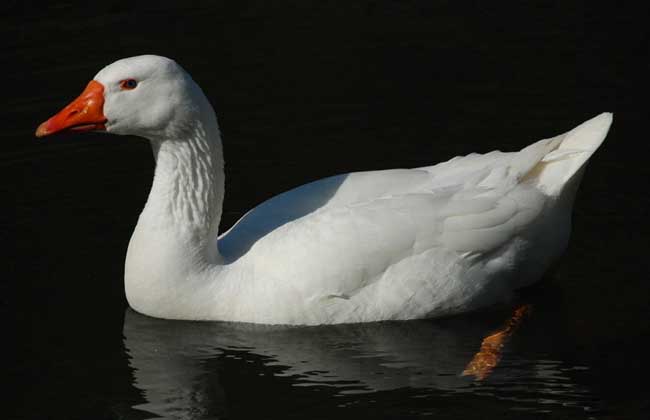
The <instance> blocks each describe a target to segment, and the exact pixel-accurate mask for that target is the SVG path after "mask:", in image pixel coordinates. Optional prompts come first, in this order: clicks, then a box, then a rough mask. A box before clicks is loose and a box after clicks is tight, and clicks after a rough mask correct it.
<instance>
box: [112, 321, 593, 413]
mask: <svg viewBox="0 0 650 420" xmlns="http://www.w3.org/2000/svg"><path fill="white" fill-rule="evenodd" d="M498 324H499V321H489V320H488V321H486V322H477V320H476V319H473V320H471V321H470V320H447V321H438V322H434V321H408V322H396V323H371V324H351V325H338V326H327V327H309V328H299V327H269V326H258V325H250V324H234V323H216V322H210V323H202V322H184V321H166V320H161V319H154V318H149V317H146V316H143V315H140V314H137V313H135V312H133V311H131V310H127V313H126V314H125V320H124V337H125V338H124V343H125V346H126V349H127V352H128V354H129V356H130V365H131V367H132V368H133V369H134V379H135V381H134V385H135V386H136V387H137V388H139V389H141V390H142V391H143V396H144V398H145V399H146V401H147V403H145V404H142V405H140V406H138V407H135V408H138V409H140V410H144V411H146V412H149V413H153V414H155V415H158V416H161V417H163V418H173V419H177V418H178V419H180V418H182V419H206V418H216V417H218V416H220V415H223V414H225V411H224V410H225V408H224V407H226V406H227V404H226V403H225V402H226V400H225V398H226V397H225V393H224V389H223V388H222V387H223V383H222V382H220V372H219V371H220V368H219V366H225V365H226V364H228V363H233V360H234V359H240V360H241V359H242V358H244V359H247V360H248V359H249V358H250V359H252V360H254V361H255V362H256V363H260V365H259V367H258V369H259V372H258V375H260V376H262V375H269V374H272V375H275V376H284V377H287V378H288V380H290V381H291V383H292V385H293V386H328V387H334V388H335V389H336V392H338V393H340V394H350V393H368V392H374V391H387V390H393V389H398V388H403V387H410V388H418V389H426V390H432V389H433V390H437V391H441V392H440V394H441V395H442V394H444V392H453V393H458V392H461V393H464V392H471V393H476V394H480V395H493V396H494V397H496V398H505V399H509V400H512V401H515V402H520V403H524V404H523V405H522V404H519V405H522V407H523V408H526V407H527V405H526V404H527V403H528V402H529V401H530V402H532V403H534V404H539V403H540V401H541V399H546V400H548V401H547V402H548V403H551V404H555V403H561V404H565V405H566V403H567V401H566V400H567V398H569V400H571V401H569V402H570V403H572V404H577V405H580V403H579V401H580V400H581V399H582V396H583V394H584V393H583V392H582V391H580V390H576V389H575V387H574V385H573V384H572V383H571V381H570V379H569V376H568V375H567V373H566V371H565V370H563V368H562V365H561V364H560V363H559V362H552V361H547V360H538V361H521V360H517V359H516V358H514V357H513V355H508V354H507V353H506V355H505V356H504V361H503V363H502V365H501V366H499V367H498V368H497V369H495V372H494V374H493V376H492V377H490V378H489V379H488V380H487V381H485V382H483V383H481V384H476V383H474V382H473V380H472V378H469V377H463V376H461V372H462V371H463V369H464V368H465V366H466V365H467V363H468V361H469V360H471V359H472V356H473V355H474V353H475V352H476V351H477V349H478V348H479V347H480V344H481V340H482V339H483V337H485V336H486V335H487V334H489V333H490V332H491V331H492V330H493V329H494V328H495V327H496V326H497V325H498ZM513 359H514V360H513ZM249 380H250V378H249ZM270 392H273V390H270ZM542 403H543V401H542ZM515 405H517V404H515ZM513 408H516V407H513Z"/></svg>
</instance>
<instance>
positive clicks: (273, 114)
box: [0, 0, 650, 418]
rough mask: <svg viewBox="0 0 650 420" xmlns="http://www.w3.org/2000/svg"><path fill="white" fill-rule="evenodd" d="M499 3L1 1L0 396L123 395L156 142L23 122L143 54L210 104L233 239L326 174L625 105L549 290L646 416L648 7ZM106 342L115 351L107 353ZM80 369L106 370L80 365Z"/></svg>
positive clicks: (583, 195) (424, 160) (620, 403)
mask: <svg viewBox="0 0 650 420" xmlns="http://www.w3.org/2000/svg"><path fill="white" fill-rule="evenodd" d="M493 3H497V2H469V1H463V2H455V1H448V2H443V1H403V2H391V1H358V2H315V1H314V2H311V1H283V2H264V1H237V2H223V1H220V2H208V1H205V2H185V3H184V4H180V3H179V2H171V1H169V2H165V1H163V2H156V3H155V4H147V3H137V2H132V1H111V0H106V1H103V2H81V1H69V2H60V3H57V4H41V3H36V2H5V3H3V5H2V6H0V11H2V18H1V20H0V39H2V44H1V45H2V47H1V48H2V54H1V56H2V59H1V60H2V61H1V62H2V66H1V67H2V84H3V94H2V109H1V111H2V130H0V137H1V139H0V141H1V144H2V148H1V150H2V152H1V158H0V196H1V197H2V200H3V205H2V210H0V211H1V213H0V233H1V234H2V238H3V240H2V242H3V245H4V247H5V250H4V251H3V254H4V257H5V258H4V261H5V264H4V265H3V266H4V272H5V276H3V277H4V278H3V280H2V282H1V283H2V289H1V295H0V299H1V302H2V314H1V315H2V317H3V319H4V325H5V326H8V331H7V333H6V337H8V340H7V342H6V345H5V346H4V347H6V348H7V349H8V350H10V351H11V356H8V357H7V358H6V359H5V360H6V361H7V362H8V368H7V372H8V375H7V376H6V378H8V379H10V382H11V383H12V388H13V391H14V392H15V396H10V397H9V398H10V408H11V407H14V408H16V413H23V415H24V416H25V417H29V418H32V417H31V416H33V417H34V418H37V417H40V418H45V417H42V416H43V415H45V413H47V415H52V416H54V417H57V416H58V415H55V414H52V413H66V414H65V415H64V414H60V418H84V417H82V415H81V414H79V415H77V414H74V413H88V412H93V410H100V412H101V407H100V408H97V407H96V405H97V404H99V403H97V402H88V401H90V400H89V399H88V398H84V395H85V394H84V389H88V387H90V388H93V389H94V391H93V392H94V393H103V394H104V395H107V397H106V398H111V395H113V394H116V395H113V397H114V399H120V398H121V396H120V395H121V394H120V393H121V392H124V393H126V391H122V390H120V388H119V385H115V384H119V383H121V382H124V381H128V375H129V371H128V368H127V366H126V364H125V363H121V362H123V359H124V355H123V354H122V353H123V349H122V348H121V347H120V346H116V345H115V344H114V343H115V342H116V341H119V340H120V337H121V317H122V315H123V312H124V308H125V307H126V302H125V299H124V293H123V286H122V275H123V260H124V254H125V250H126V246H127V244H128V240H129V237H130V233H131V231H132V229H133V227H134V225H135V223H136V220H137V216H138V214H139V211H140V209H141V208H142V206H143V204H144V201H145V198H146V194H147V192H148V188H149V186H150V183H151V175H152V169H153V161H152V158H151V152H150V150H149V145H148V144H147V143H146V142H145V141H143V140H140V139H136V138H124V137H114V136H104V135H100V134H86V135H84V136H80V137H74V136H60V137H55V138H48V139H45V140H36V139H35V138H34V136H33V132H34V130H35V128H36V127H37V126H38V124H39V123H40V122H42V121H44V120H45V119H47V118H48V117H49V116H50V115H52V114H53V113H54V112H56V111H57V110H58V109H60V108H61V107H62V106H64V105H65V104H66V103H68V102H69V101H70V100H71V99H73V98H74V97H75V96H76V95H77V94H78V93H79V92H80V91H81V90H82V89H83V87H84V86H85V84H86V83H87V82H88V81H89V80H90V79H91V78H92V77H93V76H94V74H95V73H96V72H97V71H99V69H101V68H102V67H103V66H105V65H107V64H109V63H110V62H112V61H114V60H116V59H119V58H122V57H127V56H131V55H139V54H144V53H152V54H159V55H165V56H169V57H172V58H174V59H175V60H176V61H178V62H179V63H180V64H181V65H182V66H183V67H184V68H185V69H186V70H188V71H189V72H190V74H192V76H193V78H194V79H195V80H196V81H197V82H198V83H199V84H200V85H201V86H202V88H203V89H204V91H205V92H206V94H207V96H208V98H210V100H211V101H212V104H213V105H214V107H215V109H216V111H217V115H218V117H219V120H220V124H221V127H222V132H223V136H224V147H225V155H226V176H227V180H226V190H227V193H226V202H225V205H224V219H223V221H222V230H224V229H225V228H227V227H228V226H230V225H231V224H232V223H233V222H234V221H236V220H237V219H238V218H239V217H240V216H241V215H242V214H243V213H244V212H245V211H246V210H247V209H249V208H250V207H252V206H254V205H255V204H257V203H259V202H261V201H262V200H264V199H266V198H269V197H271V196H273V195H275V194H277V193H278V192H281V191H284V190H286V189H288V188H291V187H293V186H297V185H300V184H303V183H305V182H308V181H311V180H314V179H318V178H321V177H324V176H327V175H332V174H337V173H341V172H349V171H358V170H370V169H384V168H391V167H415V166H422V165H428V164H431V163H435V162H438V161H443V160H447V159H449V158H451V157H453V156H456V155H462V154H467V153H470V152H487V151H489V150H493V149H501V150H516V149H519V148H522V147H524V146H525V145H527V144H529V143H530V142H532V141H534V140H537V139H540V138H545V137H550V136H552V135H556V134H559V133H561V132H564V131H567V130H569V129H570V128H572V127H573V126H575V125H577V124H578V123H580V122H582V121H584V120H586V119H588V118H591V117H592V116H595V115H596V114H598V113H600V112H603V111H611V112H614V124H613V127H612V130H611V131H610V134H609V136H608V139H607V140H606V141H605V143H604V144H603V146H602V147H601V149H600V150H599V151H598V152H597V153H596V154H595V155H594V157H593V158H592V160H591V163H590V165H589V169H588V171H587V173H586V174H585V178H584V181H583V185H582V187H581V191H580V193H579V195H578V199H577V202H576V206H575V213H574V214H575V217H574V230H573V236H572V242H571V244H570V247H569V250H568V251H567V253H566V254H565V256H564V258H563V260H562V261H561V262H560V264H559V267H558V271H557V273H558V274H557V275H556V276H553V277H551V278H550V279H549V280H547V281H546V282H545V283H543V284H542V286H540V288H539V289H538V290H539V293H542V294H544V293H548V294H552V295H560V296H561V299H562V301H564V302H569V304H568V307H569V308H570V309H571V310H570V312H568V313H566V314H565V315H564V317H563V320H562V322H563V323H565V325H563V326H562V328H565V329H566V330H567V331H569V332H570V335H571V336H572V337H573V338H574V340H575V342H573V343H572V344H571V345H572V346H573V347H572V348H573V351H574V352H575V353H576V354H579V355H580V357H584V358H585V360H590V361H591V363H592V364H594V365H598V366H600V367H601V368H602V370H601V371H599V375H600V376H598V377H597V380H596V382H595V383H594V387H596V388H599V389H603V390H604V392H605V393H610V394H611V395H613V396H614V397H613V399H615V400H616V405H615V410H614V411H613V412H614V413H623V414H624V415H626V416H633V415H634V414H636V413H640V412H641V411H642V410H643V409H645V410H647V409H648V406H647V399H645V397H646V396H647V395H648V391H647V385H645V384H644V379H645V378H646V377H647V375H648V374H649V373H650V372H649V371H648V366H647V363H646V362H644V358H645V353H646V350H645V349H646V347H645V346H644V345H645V340H646V338H647V335H648V332H649V322H648V315H649V311H648V297H649V296H650V293H649V292H650V286H649V284H650V279H649V278H648V274H649V272H650V270H648V238H649V234H650V230H649V229H648V222H647V217H648V216H647V215H648V210H649V208H650V207H649V206H648V201H649V200H648V192H647V183H648V179H650V178H649V169H648V156H649V155H648V150H649V148H648V141H650V138H649V136H648V130H647V122H648V112H647V109H648V107H647V100H648V95H647V93H648V89H647V87H646V86H647V77H648V74H649V70H650V69H649V65H650V60H649V53H648V44H649V39H648V32H649V31H648V26H649V25H648V18H649V17H650V14H649V13H648V7H647V6H638V5H633V4H636V2H627V4H626V5H616V4H614V3H611V2H608V3H607V6H599V5H595V4H591V3H589V2H525V3H524V2H517V3H514V2H506V3H502V2H498V3H499V4H493ZM82 137H83V138H82ZM71 349H78V352H71ZM99 352H101V354H102V358H104V359H106V358H108V359H111V358H112V359H114V360H115V363H113V364H109V363H106V361H105V360H104V361H102V362H101V363H100V362H99V361H97V359H96V358H95V357H94V356H95V355H97V354H98V353H99ZM120 363H121V365H123V367H122V368H114V367H111V369H110V371H103V370H107V369H108V368H107V367H106V366H115V365H120ZM79 366H84V370H85V371H91V372H93V375H91V376H92V377H93V378H95V377H96V378H100V377H102V378H104V379H103V380H99V379H97V380H96V382H92V383H89V382H88V381H89V379H88V377H87V376H83V377H75V376H74V375H77V373H70V372H78V371H79ZM93 369H94V370H93ZM102 369H103V370H102ZM62 372H68V373H67V374H62ZM79 375H80V374H79ZM91 381H92V380H91ZM622 382H624V383H626V385H625V386H621V383H622ZM71 384H74V385H71ZM60 387H69V388H70V392H69V393H62V392H61V390H60ZM62 395H67V397H63V398H62V397H61V396H62ZM129 395H130V394H129ZM54 396H56V401H49V400H48V399H51V398H55V397H54ZM129 398H133V397H132V396H127V395H126V394H125V396H124V400H125V401H128V400H129ZM35 401H49V402H48V407H47V408H46V407H40V408H39V406H38V404H36V405H34V402H35ZM644 401H645V402H644ZM84 404H86V405H84ZM93 404H95V405H93ZM125 404H126V403H125ZM100 405H101V404H100ZM72 406H75V407H77V409H75V410H72V409H71V410H70V411H66V407H72ZM11 411H12V410H11V409H10V412H11ZM26 413H27V414H26ZM16 416H17V417H20V414H16ZM66 416H67V417H66ZM109 417H110V416H109ZM10 418H11V417H10ZM57 418H58V417H57ZM85 418H88V417H85Z"/></svg>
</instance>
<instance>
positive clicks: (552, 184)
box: [520, 112, 612, 196]
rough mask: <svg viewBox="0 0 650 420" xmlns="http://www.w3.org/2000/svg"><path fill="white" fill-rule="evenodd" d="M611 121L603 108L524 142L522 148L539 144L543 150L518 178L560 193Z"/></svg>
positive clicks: (589, 155)
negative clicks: (563, 130)
mask: <svg viewBox="0 0 650 420" xmlns="http://www.w3.org/2000/svg"><path fill="white" fill-rule="evenodd" d="M611 124H612V114H611V113H609V112H604V113H602V114H600V115H598V116H596V117H594V118H592V119H590V120H588V121H586V122H584V123H582V124H580V125H579V126H577V127H576V128H574V129H573V130H571V131H569V132H567V133H564V134H561V135H559V136H557V137H554V138H552V139H547V140H542V141H540V142H537V143H535V144H533V145H531V146H528V147H527V148H526V149H524V150H522V152H524V151H526V150H527V149H529V148H536V149H539V148H540V147H541V148H546V152H545V154H544V156H543V157H542V159H541V160H539V161H538V162H537V164H536V165H535V166H533V167H532V168H531V169H530V171H529V172H528V173H527V174H526V175H525V176H524V177H523V178H521V180H520V181H521V182H524V181H527V182H532V183H534V184H535V185H536V186H537V187H538V188H539V189H541V190H542V191H544V192H545V193H546V194H548V195H551V196H557V195H560V193H561V192H562V190H563V188H564V186H565V185H567V184H569V181H571V180H572V179H574V178H575V177H577V176H579V174H581V173H582V169H583V168H584V167H585V165H586V162H587V161H588V160H589V158H590V157H591V155H592V154H593V153H594V152H595V151H596V149H598V147H599V146H600V145H601V143H602V142H603V140H605V137H606V136H607V132H608V131H609V127H610V126H611Z"/></svg>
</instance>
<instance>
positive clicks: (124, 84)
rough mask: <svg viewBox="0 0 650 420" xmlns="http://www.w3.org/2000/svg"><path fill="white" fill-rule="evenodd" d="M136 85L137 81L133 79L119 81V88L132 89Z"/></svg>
mask: <svg viewBox="0 0 650 420" xmlns="http://www.w3.org/2000/svg"><path fill="white" fill-rule="evenodd" d="M136 86H138V82H137V81H136V80H135V79H124V80H122V81H120V89H122V90H132V89H135V88H136Z"/></svg>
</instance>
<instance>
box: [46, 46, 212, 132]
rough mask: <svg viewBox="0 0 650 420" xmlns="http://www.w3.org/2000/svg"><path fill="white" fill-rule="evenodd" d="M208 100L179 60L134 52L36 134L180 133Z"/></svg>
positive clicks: (106, 70) (101, 74) (109, 68)
mask: <svg viewBox="0 0 650 420" xmlns="http://www.w3.org/2000/svg"><path fill="white" fill-rule="evenodd" d="M205 104H207V100H206V99H205V96H204V95H203V92H202V91H201V89H200V88H199V87H198V85H197V84H196V83H195V82H194V81H193V80H192V78H191V77H190V76H189V74H188V73H187V72H186V71H185V70H183V68H182V67H181V66H179V65H178V64H177V63H176V62H175V61H174V60H171V59H169V58H166V57H160V56H155V55H141V56H137V57H130V58H125V59H122V60H119V61H116V62H114V63H112V64H110V65H108V66H106V67H104V68H103V69H102V70H101V71H100V72H99V73H97V75H96V76H95V77H94V78H93V80H91V81H90V83H88V85H87V86H86V89H85V90H84V91H83V92H82V93H81V95H80V96H79V97H78V98H77V99H75V100H74V101H72V102H71V103H70V104H68V105H67V106H66V107H65V108H63V109H62V110H61V111H60V112H58V113H57V114H55V115H54V116H53V117H51V118H50V119H48V120H47V121H45V122H44V123H42V124H41V125H40V126H39V127H38V129H37V130H36V136H37V137H44V136H48V135H51V134H54V133H61V132H84V131H105V132H108V133H113V134H121V135H135V136H140V137H145V138H148V139H150V140H157V139H165V138H170V137H175V138H179V137H182V136H179V133H182V132H183V130H185V129H187V128H189V126H190V125H191V124H192V122H193V121H196V119H197V118H198V117H199V114H200V113H201V112H202V111H203V109H204V108H205Z"/></svg>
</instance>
